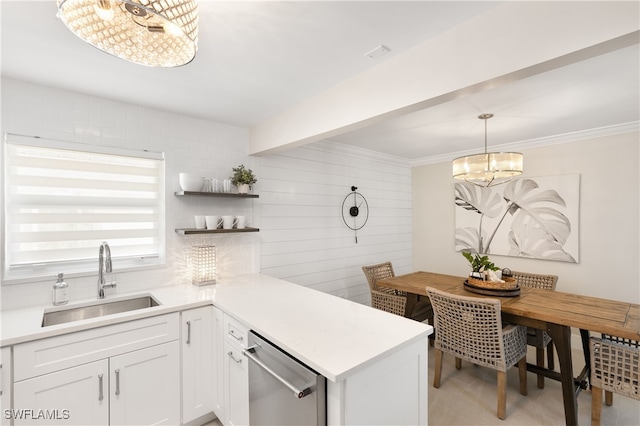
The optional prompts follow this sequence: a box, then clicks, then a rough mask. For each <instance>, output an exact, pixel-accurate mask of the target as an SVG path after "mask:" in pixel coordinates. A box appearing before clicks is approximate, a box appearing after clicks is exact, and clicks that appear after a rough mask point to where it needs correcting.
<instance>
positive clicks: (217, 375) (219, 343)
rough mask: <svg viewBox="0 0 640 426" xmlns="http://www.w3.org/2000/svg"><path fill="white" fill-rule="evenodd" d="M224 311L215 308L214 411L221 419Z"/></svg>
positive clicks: (222, 416)
mask: <svg viewBox="0 0 640 426" xmlns="http://www.w3.org/2000/svg"><path fill="white" fill-rule="evenodd" d="M223 322H224V313H223V312H222V311H221V310H220V309H218V308H216V307H214V308H213V334H214V339H213V354H214V356H213V360H214V362H213V365H214V381H215V387H214V390H213V412H214V413H215V414H216V416H218V418H219V419H220V420H222V419H224V358H225V356H224V328H223Z"/></svg>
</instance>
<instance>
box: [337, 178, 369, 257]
mask: <svg viewBox="0 0 640 426" xmlns="http://www.w3.org/2000/svg"><path fill="white" fill-rule="evenodd" d="M357 189H358V188H357V187H356V186H352V187H351V192H350V193H349V194H347V196H346V197H344V200H343V201H342V220H343V222H344V224H345V225H347V227H348V228H349V229H351V230H353V232H354V234H355V238H356V244H357V243H358V230H360V229H362V227H363V226H364V225H366V224H367V220H369V204H368V203H367V199H366V198H364V196H363V195H362V194H361V193H359V192H357V191H356V190H357Z"/></svg>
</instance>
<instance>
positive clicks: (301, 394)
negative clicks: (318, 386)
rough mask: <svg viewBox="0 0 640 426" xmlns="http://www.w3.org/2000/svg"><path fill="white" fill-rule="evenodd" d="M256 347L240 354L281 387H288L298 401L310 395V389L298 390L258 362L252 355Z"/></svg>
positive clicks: (244, 350)
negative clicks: (281, 385)
mask: <svg viewBox="0 0 640 426" xmlns="http://www.w3.org/2000/svg"><path fill="white" fill-rule="evenodd" d="M256 347H258V345H254V346H250V347H248V348H247V349H243V350H242V354H243V355H244V356H246V357H247V358H249V359H250V360H251V361H253V362H255V363H256V364H257V365H258V366H260V367H261V368H262V369H263V370H265V371H266V372H267V373H269V374H271V375H272V376H273V377H274V378H276V379H277V380H278V381H280V382H281V383H282V384H283V385H285V386H286V387H288V388H289V389H291V390H292V391H293V395H294V396H295V397H296V398H298V399H300V398H304V397H305V396H307V395H309V394H310V393H311V388H310V387H306V388H304V389H302V390H300V389H298V388H297V387H295V386H294V385H292V384H291V383H289V382H288V381H287V380H285V379H284V378H283V377H282V376H280V375H279V374H278V373H276V372H275V371H273V370H272V369H271V368H269V367H268V366H267V365H266V364H265V363H263V362H262V361H260V360H259V359H258V358H256V357H255V356H254V355H253V353H254V352H255V350H256Z"/></svg>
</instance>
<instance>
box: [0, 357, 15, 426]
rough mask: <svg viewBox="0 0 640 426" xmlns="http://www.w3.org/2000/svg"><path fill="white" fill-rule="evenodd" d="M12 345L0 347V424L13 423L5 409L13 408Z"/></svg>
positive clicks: (2, 425)
mask: <svg viewBox="0 0 640 426" xmlns="http://www.w3.org/2000/svg"><path fill="white" fill-rule="evenodd" d="M12 381H13V379H12V378H11V347H10V346H7V347H4V348H0V416H1V417H0V426H9V425H10V424H11V419H10V416H7V415H6V412H5V410H9V409H10V408H11V389H12V386H11V382H12Z"/></svg>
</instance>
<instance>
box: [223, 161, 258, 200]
mask: <svg viewBox="0 0 640 426" xmlns="http://www.w3.org/2000/svg"><path fill="white" fill-rule="evenodd" d="M231 170H232V171H233V174H232V175H231V176H230V179H231V183H232V184H234V185H235V186H236V187H237V188H238V193H239V194H246V193H248V192H249V190H250V189H251V185H253V184H254V183H256V182H257V181H258V179H256V176H255V175H254V174H253V171H252V170H251V169H247V168H246V167H245V166H244V164H240V165H239V166H238V167H234V168H232V169H231Z"/></svg>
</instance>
